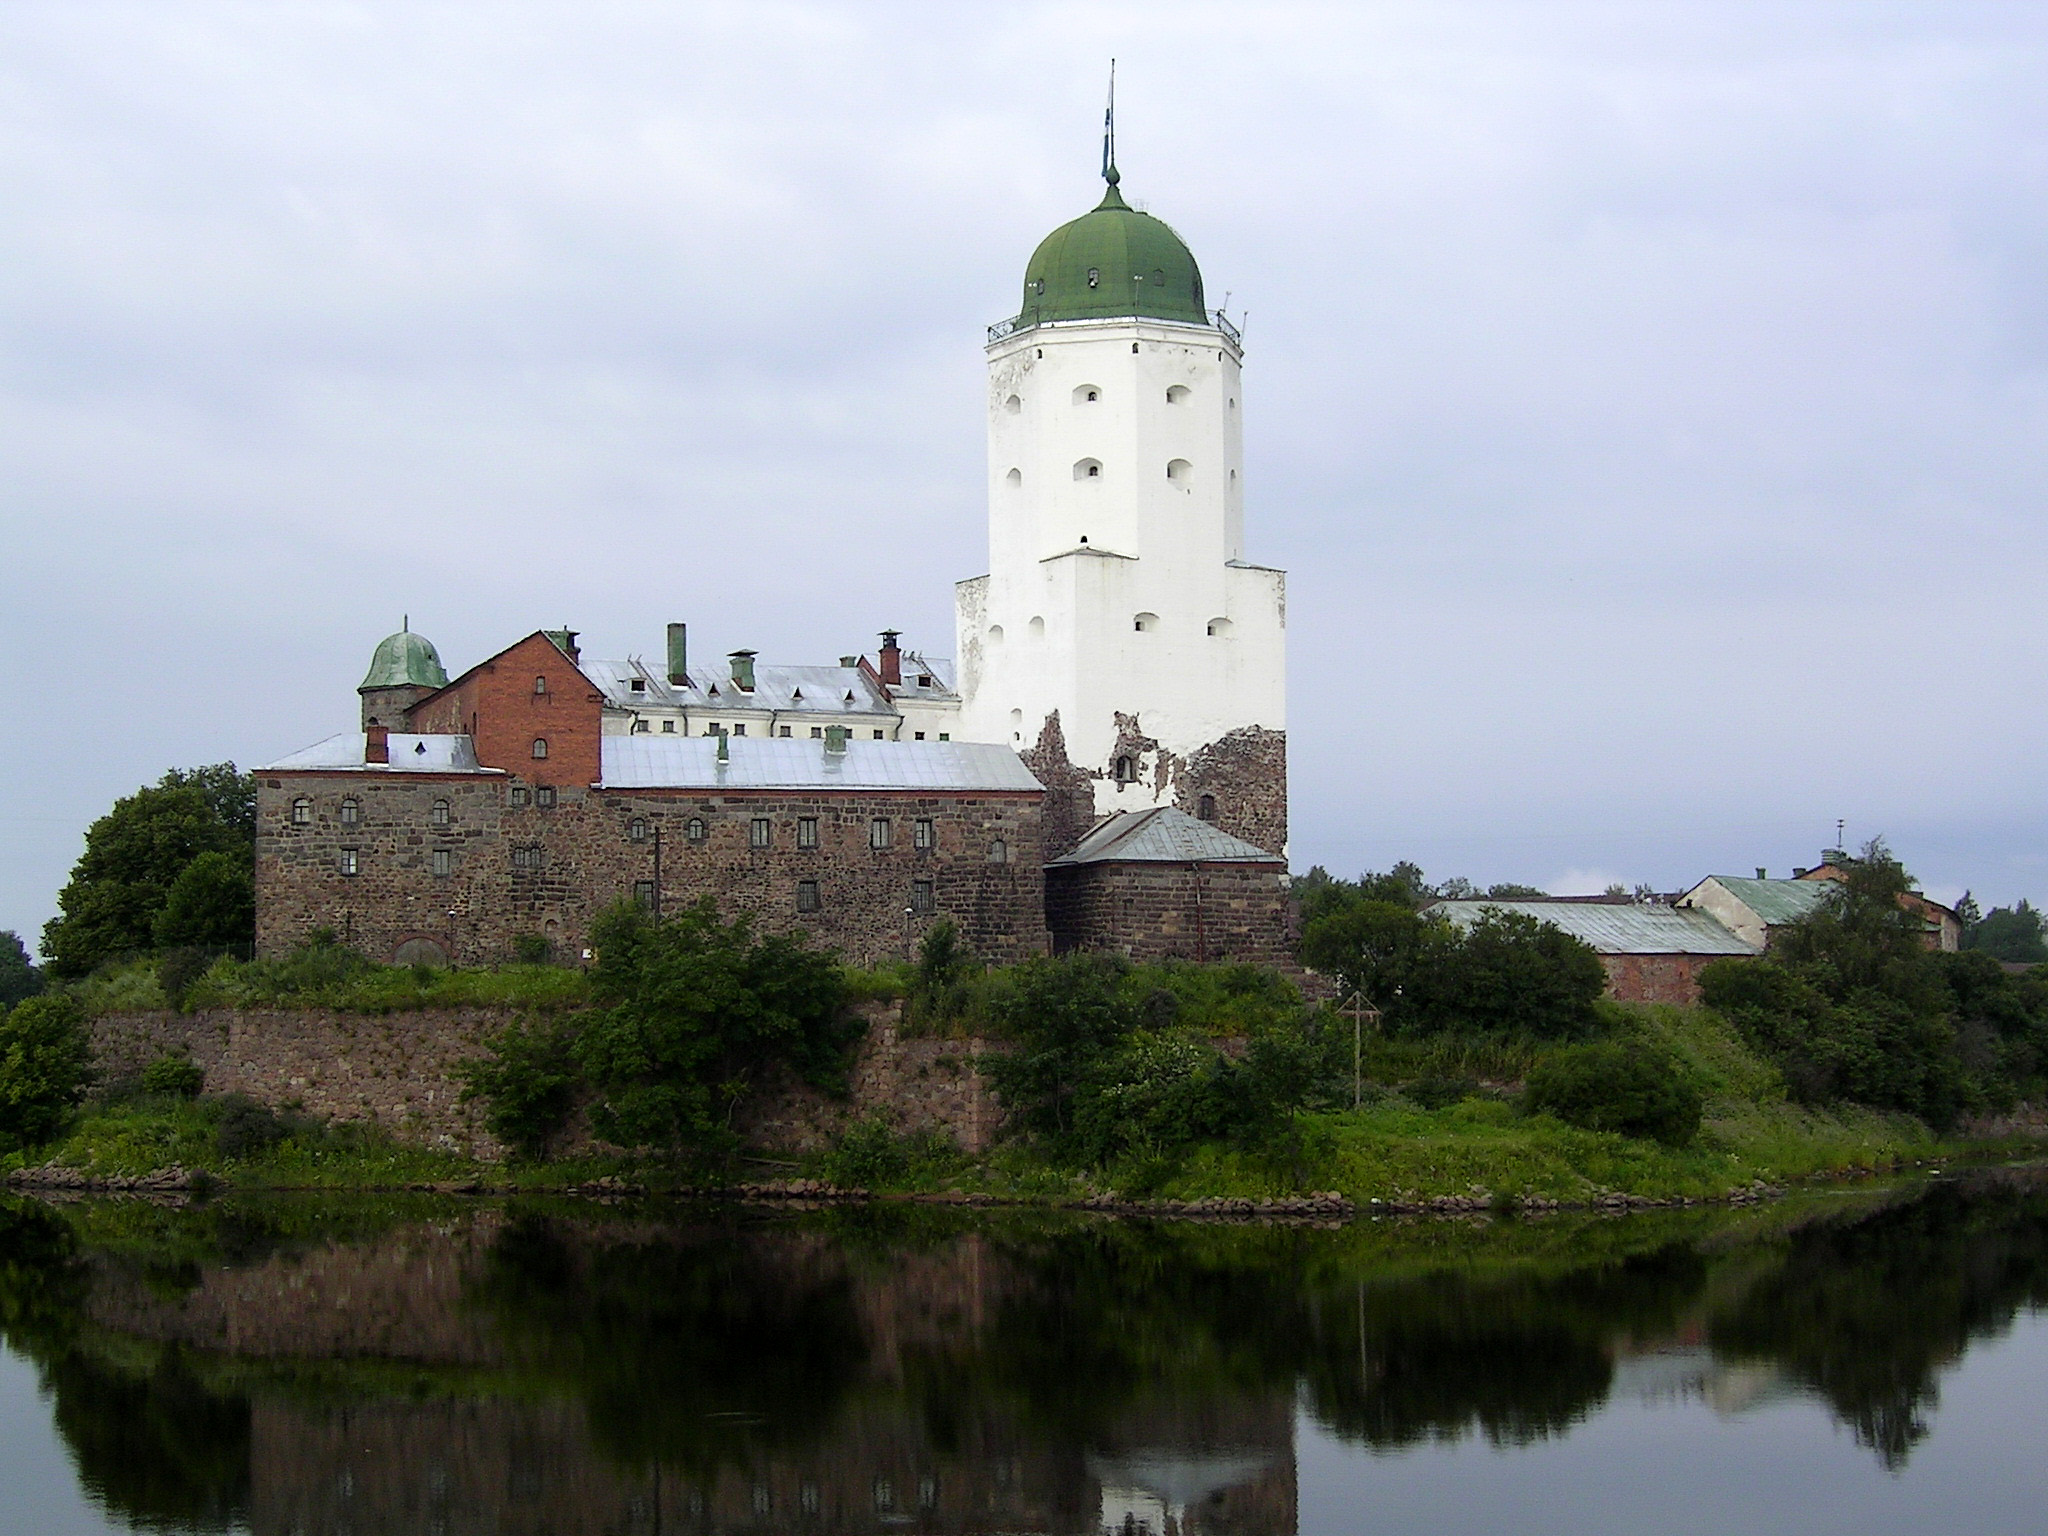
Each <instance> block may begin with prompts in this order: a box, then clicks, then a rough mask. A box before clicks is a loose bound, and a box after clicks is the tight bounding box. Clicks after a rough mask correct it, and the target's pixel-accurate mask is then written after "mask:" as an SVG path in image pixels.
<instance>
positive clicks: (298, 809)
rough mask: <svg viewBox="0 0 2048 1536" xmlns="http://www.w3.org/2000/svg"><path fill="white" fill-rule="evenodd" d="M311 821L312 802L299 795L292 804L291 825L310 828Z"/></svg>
mask: <svg viewBox="0 0 2048 1536" xmlns="http://www.w3.org/2000/svg"><path fill="white" fill-rule="evenodd" d="M312 821H313V802H312V801H310V800H308V799H307V798H306V797H305V796H304V795H301V796H299V798H298V799H296V800H294V801H293V802H292V825H293V826H295V827H304V826H310V825H311V824H312Z"/></svg>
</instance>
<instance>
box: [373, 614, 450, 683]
mask: <svg viewBox="0 0 2048 1536" xmlns="http://www.w3.org/2000/svg"><path fill="white" fill-rule="evenodd" d="M447 684H448V672H447V669H446V668H445V667H443V666H442V665H441V654H440V652H438V651H436V650H435V649H434V643H433V641H431V640H429V639H428V638H427V637H426V636H425V635H416V634H414V633H413V632H412V629H411V627H410V624H408V626H407V627H406V628H404V629H401V630H400V631H399V632H398V633H397V634H395V635H386V636H385V637H384V638H383V639H382V640H380V641H378V642H377V651H376V654H375V655H373V656H372V657H371V658H370V672H369V675H368V676H367V677H365V678H364V679H363V681H362V683H361V685H360V686H359V687H358V688H357V690H356V691H357V692H358V693H360V692H361V691H362V690H363V689H364V688H444V687H446V686H447Z"/></svg>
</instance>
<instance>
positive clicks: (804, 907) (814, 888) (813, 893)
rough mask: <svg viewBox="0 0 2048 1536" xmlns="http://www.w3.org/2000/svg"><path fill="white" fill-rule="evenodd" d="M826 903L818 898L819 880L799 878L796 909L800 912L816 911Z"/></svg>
mask: <svg viewBox="0 0 2048 1536" xmlns="http://www.w3.org/2000/svg"><path fill="white" fill-rule="evenodd" d="M822 905H824V903H823V902H821V901H819V899H818V882H817V881H815V880H799V881H797V883H796V909H797V911H799V912H815V911H817V910H818V908H819V907H821V906H822Z"/></svg>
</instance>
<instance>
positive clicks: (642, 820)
mask: <svg viewBox="0 0 2048 1536" xmlns="http://www.w3.org/2000/svg"><path fill="white" fill-rule="evenodd" d="M626 836H627V837H628V838H630V839H632V841H634V842H636V843H644V842H646V841H647V818H646V817H645V816H635V817H634V818H633V819H632V820H631V821H629V822H627V823H626Z"/></svg>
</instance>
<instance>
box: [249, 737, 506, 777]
mask: <svg viewBox="0 0 2048 1536" xmlns="http://www.w3.org/2000/svg"><path fill="white" fill-rule="evenodd" d="M363 746H364V736H363V733H362V732H361V731H343V732H342V733H341V734H340V735H339V736H330V737H328V738H327V739H326V740H325V741H321V742H315V743H314V744H313V745H312V746H310V747H307V748H305V749H303V750H302V751H298V752H294V753H293V754H292V755H291V756H290V757H283V758H279V759H278V760H277V761H276V762H274V763H269V764H266V765H265V766H264V767H262V768H255V769H251V770H250V771H251V772H252V773H273V772H277V773H282V772H291V771H305V770H308V769H317V770H318V771H320V772H322V773H350V772H357V773H497V772H499V771H500V770H499V769H496V768H480V767H478V766H477V761H476V748H475V746H474V744H473V743H472V742H471V741H470V739H469V738H468V737H467V736H408V735H403V734H401V733H399V732H397V731H393V732H392V733H391V739H390V742H389V746H390V749H391V761H390V762H389V763H366V762H364V761H363Z"/></svg>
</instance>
